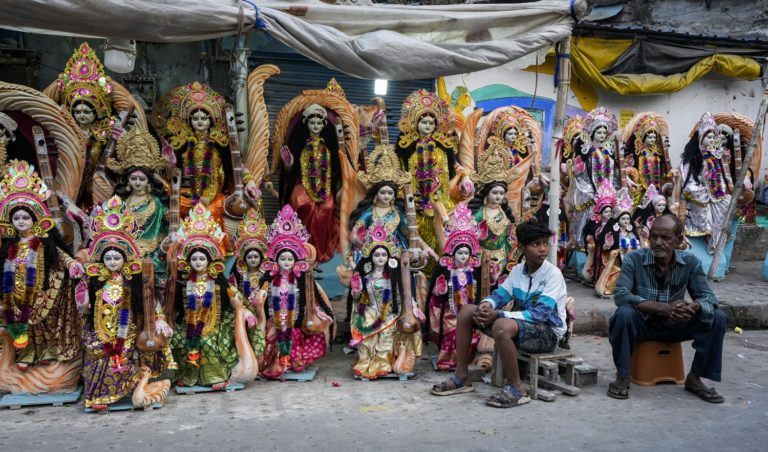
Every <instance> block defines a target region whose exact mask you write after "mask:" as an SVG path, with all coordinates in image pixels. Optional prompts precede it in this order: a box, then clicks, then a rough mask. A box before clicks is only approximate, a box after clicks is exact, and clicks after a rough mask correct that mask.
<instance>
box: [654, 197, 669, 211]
mask: <svg viewBox="0 0 768 452" xmlns="http://www.w3.org/2000/svg"><path fill="white" fill-rule="evenodd" d="M666 208H667V200H666V199H664V198H661V199H659V200H658V201H656V202H655V203H653V210H655V211H656V213H661V212H664V209H666Z"/></svg>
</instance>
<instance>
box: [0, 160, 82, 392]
mask: <svg viewBox="0 0 768 452" xmlns="http://www.w3.org/2000/svg"><path fill="white" fill-rule="evenodd" d="M50 195H51V191H50V189H49V188H48V187H47V186H46V184H45V182H43V181H42V180H41V179H40V177H39V176H38V175H37V173H36V172H35V170H34V167H32V166H31V165H30V164H28V163H27V162H25V161H18V160H11V162H10V163H9V164H8V165H7V166H6V168H5V171H4V173H3V179H2V180H0V198H1V199H2V201H0V234H1V235H2V237H3V243H2V247H0V264H2V268H3V277H2V279H0V289H2V290H1V291H0V293H1V296H2V324H3V328H0V337H1V338H2V341H3V354H2V358H1V359H0V390H3V391H8V392H11V393H29V394H37V393H43V392H69V391H73V390H74V389H75V388H76V387H77V382H78V379H79V368H80V365H81V354H80V338H81V337H82V327H81V321H80V318H79V314H78V312H77V306H76V304H75V300H74V297H73V294H74V291H73V287H74V284H73V282H72V279H74V278H79V277H81V276H82V275H83V267H82V266H81V265H80V264H79V263H78V262H77V261H76V260H75V259H73V258H72V257H71V256H70V255H69V253H68V251H67V247H66V246H65V245H64V243H63V241H62V240H61V236H60V235H59V231H58V230H57V229H56V227H55V223H54V221H53V219H52V218H51V212H50V211H49V210H48V207H47V206H46V205H45V200H46V199H47V198H48V197H49V196H50Z"/></svg>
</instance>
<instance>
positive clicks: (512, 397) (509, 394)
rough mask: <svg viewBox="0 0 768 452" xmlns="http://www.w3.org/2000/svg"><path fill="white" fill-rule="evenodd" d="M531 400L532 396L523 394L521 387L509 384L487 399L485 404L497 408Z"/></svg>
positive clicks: (509, 406)
mask: <svg viewBox="0 0 768 452" xmlns="http://www.w3.org/2000/svg"><path fill="white" fill-rule="evenodd" d="M530 401H531V396H529V395H528V394H523V393H522V392H521V391H520V389H518V388H516V387H514V386H512V385H507V386H505V387H504V389H502V390H501V391H499V392H497V393H496V394H494V395H492V396H490V397H488V398H487V399H485V404H486V405H488V406H492V407H496V408H512V407H515V406H518V405H524V404H526V403H528V402H530Z"/></svg>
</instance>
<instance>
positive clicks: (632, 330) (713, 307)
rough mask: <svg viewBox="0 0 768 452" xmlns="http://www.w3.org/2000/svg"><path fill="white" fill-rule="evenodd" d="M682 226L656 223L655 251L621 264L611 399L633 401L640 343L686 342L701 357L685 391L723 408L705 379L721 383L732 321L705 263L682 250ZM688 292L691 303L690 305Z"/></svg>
mask: <svg viewBox="0 0 768 452" xmlns="http://www.w3.org/2000/svg"><path fill="white" fill-rule="evenodd" d="M682 241H683V224H682V223H681V222H680V220H679V219H678V218H677V217H676V216H674V215H663V216H661V217H659V218H657V219H656V221H654V223H653V226H652V227H651V231H650V243H651V247H650V248H647V249H641V250H638V251H635V252H633V253H630V254H628V255H627V256H626V257H625V258H624V260H623V262H622V264H621V276H620V277H619V280H618V282H617V283H616V291H615V296H614V300H615V301H616V305H617V306H618V309H616V313H615V314H614V315H613V317H611V321H610V330H609V337H610V342H611V347H612V348H613V362H614V364H615V365H616V380H615V381H613V382H612V383H611V384H610V385H609V386H608V396H610V397H613V398H614V399H626V398H628V397H629V375H630V373H629V363H630V357H631V356H632V352H633V350H634V346H635V342H639V341H661V342H681V341H686V340H691V339H693V348H694V349H695V350H696V354H695V355H694V357H693V364H692V365H691V371H690V372H689V373H688V376H687V377H686V379H685V390H686V391H689V392H691V393H693V394H695V395H696V396H698V397H700V398H701V399H702V400H705V401H707V402H710V403H722V402H723V397H722V396H720V395H719V394H718V393H717V392H716V391H715V389H714V388H707V387H706V386H705V385H704V383H703V382H702V381H701V378H707V379H709V380H713V381H720V371H721V367H722V356H723V337H724V336H725V329H726V324H727V319H726V316H725V314H724V313H723V312H722V311H721V310H719V309H718V307H717V299H716V298H715V294H714V293H712V290H711V289H710V288H709V285H708V284H707V277H706V275H705V274H704V270H703V269H702V266H701V262H700V261H699V259H698V258H697V257H696V256H694V255H693V254H690V253H686V252H684V251H680V250H678V248H679V246H680V244H681V243H682ZM686 290H687V291H688V293H689V294H690V296H691V298H692V300H686V299H684V297H685V292H686Z"/></svg>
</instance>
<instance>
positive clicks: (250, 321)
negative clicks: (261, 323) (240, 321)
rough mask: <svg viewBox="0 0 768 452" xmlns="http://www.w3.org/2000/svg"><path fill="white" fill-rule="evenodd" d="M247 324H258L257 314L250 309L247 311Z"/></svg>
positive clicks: (251, 325)
mask: <svg viewBox="0 0 768 452" xmlns="http://www.w3.org/2000/svg"><path fill="white" fill-rule="evenodd" d="M245 324H246V325H248V328H253V327H254V326H256V316H255V315H253V313H251V312H250V311H246V312H245Z"/></svg>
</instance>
